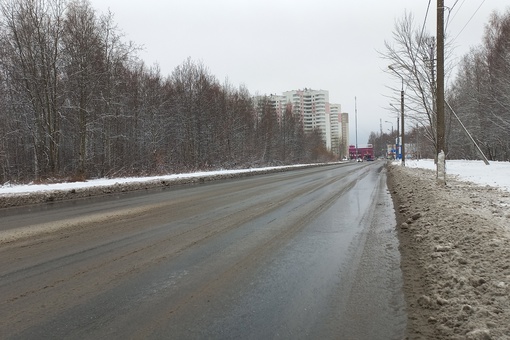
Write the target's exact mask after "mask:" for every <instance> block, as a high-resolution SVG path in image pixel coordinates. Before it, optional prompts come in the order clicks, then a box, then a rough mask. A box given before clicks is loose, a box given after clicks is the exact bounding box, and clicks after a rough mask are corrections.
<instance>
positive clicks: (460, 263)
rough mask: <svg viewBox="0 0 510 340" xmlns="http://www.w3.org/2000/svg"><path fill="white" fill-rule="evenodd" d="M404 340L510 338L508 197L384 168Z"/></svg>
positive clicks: (420, 171)
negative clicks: (398, 267)
mask: <svg viewBox="0 0 510 340" xmlns="http://www.w3.org/2000/svg"><path fill="white" fill-rule="evenodd" d="M388 168H389V171H388V187H389V190H390V192H391V194H392V197H393V201H394V206H395V211H396V214H397V230H398V235H399V241H400V252H401V268H402V271H403V276H404V294H405V298H406V303H407V311H408V318H409V320H408V338H409V339H510V303H509V294H510V257H509V254H510V234H509V230H510V228H509V225H510V210H509V207H510V193H508V192H506V191H502V190H499V189H497V188H492V187H488V186H479V185H475V184H473V183H469V182H463V181H458V180H456V179H455V178H454V177H452V176H449V177H448V178H447V185H446V186H441V185H439V184H437V182H436V179H435V172H434V171H430V170H424V169H409V168H403V167H400V166H394V165H391V166H389V167H388Z"/></svg>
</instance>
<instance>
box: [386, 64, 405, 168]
mask: <svg viewBox="0 0 510 340" xmlns="http://www.w3.org/2000/svg"><path fill="white" fill-rule="evenodd" d="M388 68H389V69H390V70H392V71H393V72H395V73H396V74H397V75H398V76H399V77H400V78H401V79H402V89H401V90H400V121H401V124H402V125H401V127H400V129H401V133H402V140H401V141H400V144H401V148H402V166H405V165H406V153H405V142H404V135H405V134H404V77H402V75H401V74H400V73H398V72H397V70H395V69H394V68H393V66H391V65H389V66H388Z"/></svg>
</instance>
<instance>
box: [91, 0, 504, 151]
mask: <svg viewBox="0 0 510 340" xmlns="http://www.w3.org/2000/svg"><path fill="white" fill-rule="evenodd" d="M90 1H91V4H92V6H93V7H94V8H95V9H97V10H98V12H100V13H105V12H106V11H107V10H110V11H111V12H112V13H113V14H114V20H115V22H116V23H117V25H118V27H119V29H120V30H121V31H122V32H123V33H124V34H125V39H126V40H130V41H133V42H134V43H135V44H137V45H142V46H143V48H144V49H143V51H141V52H140V53H139V55H140V57H141V59H143V60H144V61H145V62H146V63H147V64H148V65H152V64H155V63H157V64H158V65H159V66H160V68H161V71H162V73H163V75H170V74H171V73H172V71H173V70H174V68H175V67H176V66H178V65H180V64H182V63H183V62H184V61H185V59H187V58H188V57H191V59H192V60H195V61H199V62H202V63H203V64H204V65H205V66H206V67H207V68H208V69H209V71H210V73H211V74H212V75H214V76H216V78H217V79H218V80H219V81H220V82H224V81H225V80H226V79H228V81H229V82H230V83H231V84H232V85H235V86H238V85H241V84H243V85H245V86H246V87H247V88H248V90H249V91H250V93H252V94H281V93H282V92H284V91H289V90H297V89H303V88H305V87H306V88H312V89H317V90H319V89H321V90H328V91H329V98H330V102H331V103H333V104H341V105H342V111H343V112H348V113H349V114H350V137H351V138H350V142H351V144H354V143H355V128H354V125H355V124H354V123H355V117H354V116H355V99H354V98H355V97H356V98H357V112H358V115H357V116H358V144H360V145H361V144H366V143H367V141H368V136H369V134H370V132H371V131H375V132H378V131H379V130H380V121H381V120H382V122H383V130H384V131H385V132H387V131H388V130H391V124H389V123H386V122H385V121H391V122H393V126H394V128H395V129H396V113H394V112H390V111H388V110H387V109H386V108H387V107H389V99H388V98H387V96H389V95H391V91H390V90H388V88H387V86H389V85H392V86H395V82H398V79H395V78H393V77H391V76H390V75H388V73H387V72H386V70H387V68H388V65H387V61H385V60H383V59H381V58H380V55H379V53H378V52H381V51H384V41H385V40H386V41H390V42H391V40H392V31H393V29H394V25H395V20H396V19H400V18H402V17H403V15H404V13H405V11H406V10H407V11H408V12H411V13H413V15H414V18H415V21H416V23H417V25H418V26H421V25H422V24H423V22H424V19H425V14H426V11H427V6H428V4H429V1H428V0H384V1H383V0H357V1H356V0H352V1H347V0H315V1H310V0H307V1H304V0H90ZM436 5H437V1H431V5H430V10H429V14H428V19H427V22H426V30H427V32H429V33H430V34H432V35H435V25H436ZM454 5H455V6H454ZM445 6H447V7H450V8H451V7H453V6H454V8H453V11H452V13H451V15H450V22H449V23H448V31H447V34H449V35H450V36H451V37H457V36H458V37H457V39H456V40H455V45H456V46H457V47H456V50H455V52H454V55H455V56H457V57H461V56H462V55H464V54H465V53H466V52H468V51H469V48H470V47H473V46H476V45H479V44H480V43H481V39H482V35H483V31H484V26H485V24H486V23H487V21H488V18H489V15H490V13H491V12H492V11H493V10H498V11H499V12H500V13H502V12H504V11H506V10H507V9H508V8H510V5H509V3H508V0H445ZM477 10H478V11H477ZM473 15H474V16H473ZM396 87H398V84H397V86H396ZM398 104H399V103H398V102H396V103H395V105H397V106H398Z"/></svg>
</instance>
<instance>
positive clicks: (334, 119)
mask: <svg viewBox="0 0 510 340" xmlns="http://www.w3.org/2000/svg"><path fill="white" fill-rule="evenodd" d="M329 108H330V111H331V151H333V152H334V153H335V154H337V155H340V154H341V150H340V145H341V143H340V142H341V138H342V131H341V129H340V128H341V123H340V119H341V115H342V114H341V112H342V106H341V105H340V104H331V105H330V106H329Z"/></svg>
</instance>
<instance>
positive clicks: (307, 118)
mask: <svg viewBox="0 0 510 340" xmlns="http://www.w3.org/2000/svg"><path fill="white" fill-rule="evenodd" d="M262 98H266V99H267V100H268V101H269V102H270V103H271V105H272V107H273V108H274V109H275V112H276V115H277V117H278V122H279V123H280V122H281V118H282V116H283V114H284V113H285V109H286V107H287V106H288V105H289V104H290V105H291V108H292V112H293V114H294V115H297V116H299V119H300V120H301V122H302V124H303V129H304V131H305V132H311V131H313V130H315V129H317V130H319V131H320V133H321V135H322V138H323V140H324V145H325V146H326V148H327V149H328V150H330V151H332V152H334V153H335V154H338V155H340V156H342V157H343V156H346V155H347V154H348V152H349V143H348V141H349V135H348V133H349V126H348V123H349V119H348V115H347V113H341V112H342V106H341V105H340V104H330V103H329V92H328V91H325V90H311V89H307V88H305V89H304V90H295V91H286V92H284V93H283V95H275V94H271V95H270V96H264V97H262V96H258V97H255V98H254V99H255V105H256V106H257V105H258V102H259V101H260V100H262ZM259 115H260V112H259Z"/></svg>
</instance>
